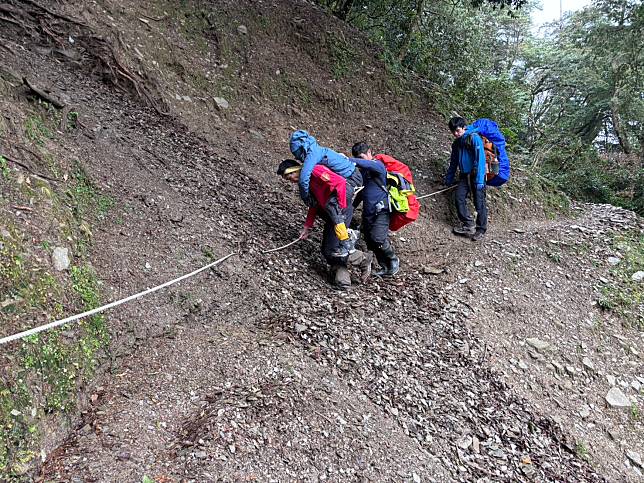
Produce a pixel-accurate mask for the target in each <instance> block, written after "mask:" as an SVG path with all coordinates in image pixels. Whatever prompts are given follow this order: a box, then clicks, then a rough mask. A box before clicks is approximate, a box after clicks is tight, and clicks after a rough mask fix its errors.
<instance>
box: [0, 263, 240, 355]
mask: <svg viewBox="0 0 644 483" xmlns="http://www.w3.org/2000/svg"><path fill="white" fill-rule="evenodd" d="M235 254H236V253H235V252H232V253H229V254H228V255H226V256H225V257H221V258H220V259H219V260H215V261H214V262H212V263H209V264H208V265H206V266H204V267H201V268H199V269H197V270H195V271H193V272H190V273H187V274H186V275H182V276H181V277H179V278H175V279H174V280H170V281H169V282H165V283H163V284H161V285H157V286H156V287H152V288H149V289H147V290H144V291H143V292H139V293H137V294H134V295H130V296H129V297H126V298H124V299H121V300H117V301H115V302H111V303H109V304H107V305H103V306H102V307H97V308H95V309H92V310H88V311H87V312H83V313H82V314H78V315H73V316H71V317H67V318H65V319H62V320H57V321H55V322H51V323H49V324H45V325H41V326H40V327H34V328H33V329H29V330H25V331H23V332H20V333H18V334H14V335H10V336H7V337H3V338H2V339H0V345H2V344H7V343H9V342H12V341H14V340H18V339H23V338H25V337H29V336H30V335H34V334H37V333H39V332H43V331H45V330H49V329H53V328H54V327H59V326H61V325H64V324H68V323H70V322H74V321H76V320H80V319H83V318H85V317H89V316H90V315H94V314H97V313H99V312H103V311H105V310H107V309H111V308H113V307H117V306H119V305H121V304H124V303H125V302H129V301H131V300H135V299H138V298H140V297H143V296H145V295H148V294H151V293H153V292H156V291H158V290H161V289H162V288H165V287H169V286H170V285H174V284H175V283H177V282H180V281H181V280H185V279H186V278H190V277H193V276H195V275H197V274H198V273H201V272H203V271H204V270H207V269H209V268H211V267H215V266H217V265H219V264H220V263H223V262H224V261H226V260H228V259H229V258H230V257H232V256H233V255H235Z"/></svg>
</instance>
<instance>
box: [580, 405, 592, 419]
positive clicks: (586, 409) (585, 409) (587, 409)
mask: <svg viewBox="0 0 644 483" xmlns="http://www.w3.org/2000/svg"><path fill="white" fill-rule="evenodd" d="M579 415H580V416H581V417H582V418H583V419H586V418H587V417H588V416H590V406H588V404H584V405H583V406H582V407H581V409H580V410H579Z"/></svg>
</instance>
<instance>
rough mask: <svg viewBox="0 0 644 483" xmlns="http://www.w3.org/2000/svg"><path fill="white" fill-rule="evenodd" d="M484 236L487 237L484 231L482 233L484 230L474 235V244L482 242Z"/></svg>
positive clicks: (477, 231)
mask: <svg viewBox="0 0 644 483" xmlns="http://www.w3.org/2000/svg"><path fill="white" fill-rule="evenodd" d="M484 236H485V232H484V231H482V230H476V233H474V235H472V238H471V240H472V241H473V242H479V241H481V240H482V239H483V237H484Z"/></svg>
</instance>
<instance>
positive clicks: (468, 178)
mask: <svg viewBox="0 0 644 483" xmlns="http://www.w3.org/2000/svg"><path fill="white" fill-rule="evenodd" d="M485 190H486V188H485V187H484V188H483V189H482V190H477V189H476V173H469V174H461V176H460V177H459V179H458V186H457V187H456V211H457V213H458V219H459V220H460V221H461V223H463V225H466V226H474V220H473V218H472V215H471V214H470V210H469V208H468V207H467V195H468V193H470V192H471V193H472V199H473V201H474V207H475V208H476V230H477V231H481V232H483V233H485V231H486V230H487V202H486V200H485V193H486V191H485Z"/></svg>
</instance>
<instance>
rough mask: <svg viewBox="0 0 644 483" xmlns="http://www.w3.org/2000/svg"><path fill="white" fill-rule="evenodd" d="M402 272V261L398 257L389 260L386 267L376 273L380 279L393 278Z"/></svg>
mask: <svg viewBox="0 0 644 483" xmlns="http://www.w3.org/2000/svg"><path fill="white" fill-rule="evenodd" d="M398 272H400V259H399V258H398V257H396V256H394V257H393V258H390V259H389V260H387V262H386V264H385V266H384V267H382V268H381V269H380V270H378V271H377V272H375V273H374V275H376V276H378V277H393V276H394V275H396V274H397V273H398Z"/></svg>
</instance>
